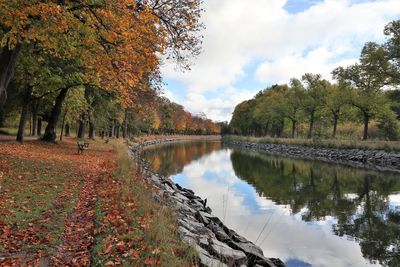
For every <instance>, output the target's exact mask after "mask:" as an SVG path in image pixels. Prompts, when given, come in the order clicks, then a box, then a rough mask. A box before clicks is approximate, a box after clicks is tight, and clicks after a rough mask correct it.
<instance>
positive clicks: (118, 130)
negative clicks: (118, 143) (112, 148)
mask: <svg viewBox="0 0 400 267" xmlns="http://www.w3.org/2000/svg"><path fill="white" fill-rule="evenodd" d="M120 129H121V127H120V126H119V125H118V126H117V130H116V132H117V133H116V136H117V138H119V132H120Z"/></svg>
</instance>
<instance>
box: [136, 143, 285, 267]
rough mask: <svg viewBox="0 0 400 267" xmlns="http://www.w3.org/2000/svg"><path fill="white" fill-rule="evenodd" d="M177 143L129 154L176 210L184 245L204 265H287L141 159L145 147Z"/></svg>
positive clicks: (160, 197)
mask: <svg viewBox="0 0 400 267" xmlns="http://www.w3.org/2000/svg"><path fill="white" fill-rule="evenodd" d="M176 141H178V140H177V139H164V140H153V141H148V142H145V143H141V144H134V145H132V146H131V147H130V153H131V156H132V157H134V158H135V160H136V162H137V163H138V164H139V166H140V167H141V169H142V172H143V174H144V177H145V178H147V179H148V181H149V182H150V183H151V184H153V185H154V186H155V188H156V190H155V192H154V197H155V198H156V199H157V200H159V201H160V202H162V203H165V204H166V205H168V206H170V207H172V208H173V209H175V210H176V212H177V219H178V225H179V226H178V229H177V231H178V234H179V235H180V237H181V238H182V240H183V241H184V242H186V243H187V244H190V245H191V246H193V247H194V248H195V249H196V251H197V252H198V254H199V260H200V263H201V265H202V266H212V267H214V266H215V267H220V266H270V267H280V266H284V264H283V263H282V261H280V260H279V259H274V258H267V257H265V256H264V255H263V251H262V250H261V249H260V248H259V247H258V246H256V245H255V244H253V243H252V242H250V241H248V240H246V239H245V238H244V237H242V236H240V235H239V234H237V233H236V232H235V231H233V230H231V229H229V228H228V227H226V226H225V225H224V224H223V223H222V222H221V220H220V219H219V218H218V217H216V216H214V215H212V214H211V209H210V207H208V206H207V203H206V202H207V201H206V200H203V199H201V198H200V197H198V196H196V195H195V193H194V192H193V191H192V190H190V189H185V188H182V187H181V186H179V185H178V184H175V183H174V182H173V181H172V180H170V179H169V178H167V177H162V176H160V175H158V174H156V173H154V172H153V171H152V170H151V168H150V165H149V163H148V162H147V161H146V160H145V159H143V158H142V156H141V150H142V148H143V147H145V146H150V145H156V144H160V143H167V142H176Z"/></svg>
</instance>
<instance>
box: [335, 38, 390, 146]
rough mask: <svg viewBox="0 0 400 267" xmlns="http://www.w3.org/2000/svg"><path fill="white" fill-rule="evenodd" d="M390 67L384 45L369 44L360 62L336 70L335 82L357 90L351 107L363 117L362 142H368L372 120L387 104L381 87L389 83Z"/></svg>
mask: <svg viewBox="0 0 400 267" xmlns="http://www.w3.org/2000/svg"><path fill="white" fill-rule="evenodd" d="M389 68H390V66H389V62H388V61H387V58H386V57H385V50H384V48H383V46H381V45H378V44H376V43H373V42H369V43H366V44H365V46H364V48H363V49H362V52H361V56H360V62H359V63H356V64H354V65H351V66H349V67H347V68H343V67H339V68H336V69H335V70H334V71H333V76H334V78H335V79H337V80H339V82H341V83H347V84H348V85H350V86H353V87H354V89H353V90H352V94H351V104H352V105H353V106H355V107H357V108H358V109H359V110H360V111H361V113H362V115H363V118H364V133H363V140H367V139H368V126H369V123H370V120H371V119H372V118H374V117H375V116H376V114H377V113H378V111H379V107H380V106H382V105H383V104H384V103H383V102H385V98H384V97H383V95H382V87H384V86H385V85H387V84H389V76H388V75H387V73H388V72H389Z"/></svg>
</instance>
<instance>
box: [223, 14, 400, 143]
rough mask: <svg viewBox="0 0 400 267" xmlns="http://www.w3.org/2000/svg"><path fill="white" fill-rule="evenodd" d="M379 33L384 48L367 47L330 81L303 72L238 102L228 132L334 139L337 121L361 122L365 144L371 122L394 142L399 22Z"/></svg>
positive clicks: (398, 113) (399, 107)
mask: <svg viewBox="0 0 400 267" xmlns="http://www.w3.org/2000/svg"><path fill="white" fill-rule="evenodd" d="M384 33H385V35H386V37H387V40H386V42H385V43H384V44H377V43H374V42H368V43H366V44H365V45H364V47H363V49H362V52H361V55H360V58H359V61H358V62H357V63H355V64H353V65H350V66H348V67H338V68H336V69H334V70H333V71H332V75H333V78H334V80H335V83H331V82H329V81H328V80H325V79H322V77H321V75H319V74H311V73H306V74H304V75H303V76H302V77H301V79H296V78H292V79H291V81H290V83H289V84H277V85H273V86H271V87H269V88H266V89H265V90H262V91H260V92H259V93H258V94H257V95H256V96H255V97H254V98H253V99H251V100H247V101H244V102H242V103H240V104H239V105H237V106H236V108H235V110H234V112H233V117H232V120H231V122H230V124H229V126H230V128H231V131H233V132H235V133H237V134H242V135H256V136H264V135H270V136H275V137H283V136H286V137H292V138H294V137H300V136H304V137H307V138H312V137H316V136H318V137H333V138H336V136H337V132H338V125H339V123H353V125H354V123H362V125H363V133H362V139H363V140H367V139H368V138H369V135H370V124H371V122H372V121H373V122H374V123H375V125H377V128H378V129H379V137H382V138H384V139H390V140H397V139H398V138H399V135H400V122H399V119H400V90H399V89H398V87H399V85H400V20H397V21H392V22H390V23H389V24H387V25H386V26H385V29H384ZM328 128H331V130H330V131H328V130H327V129H328ZM224 129H225V128H224ZM225 131H226V129H225Z"/></svg>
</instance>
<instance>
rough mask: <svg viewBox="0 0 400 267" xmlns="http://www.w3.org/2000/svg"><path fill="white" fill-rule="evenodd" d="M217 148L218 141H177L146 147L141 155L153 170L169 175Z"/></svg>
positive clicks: (218, 146)
mask: <svg viewBox="0 0 400 267" xmlns="http://www.w3.org/2000/svg"><path fill="white" fill-rule="evenodd" d="M219 149H221V143H220V142H211V141H196V142H179V143H170V144H164V145H159V146H155V147H152V148H150V149H146V150H144V151H143V155H144V157H145V158H146V159H147V160H149V161H150V162H151V165H152V169H153V170H154V171H155V172H157V173H159V174H161V175H164V176H170V175H174V174H177V173H180V172H182V170H183V167H184V166H186V165H188V164H189V163H190V162H192V161H193V160H196V159H199V158H200V157H202V156H204V155H208V154H210V153H211V152H213V151H215V150H219Z"/></svg>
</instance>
